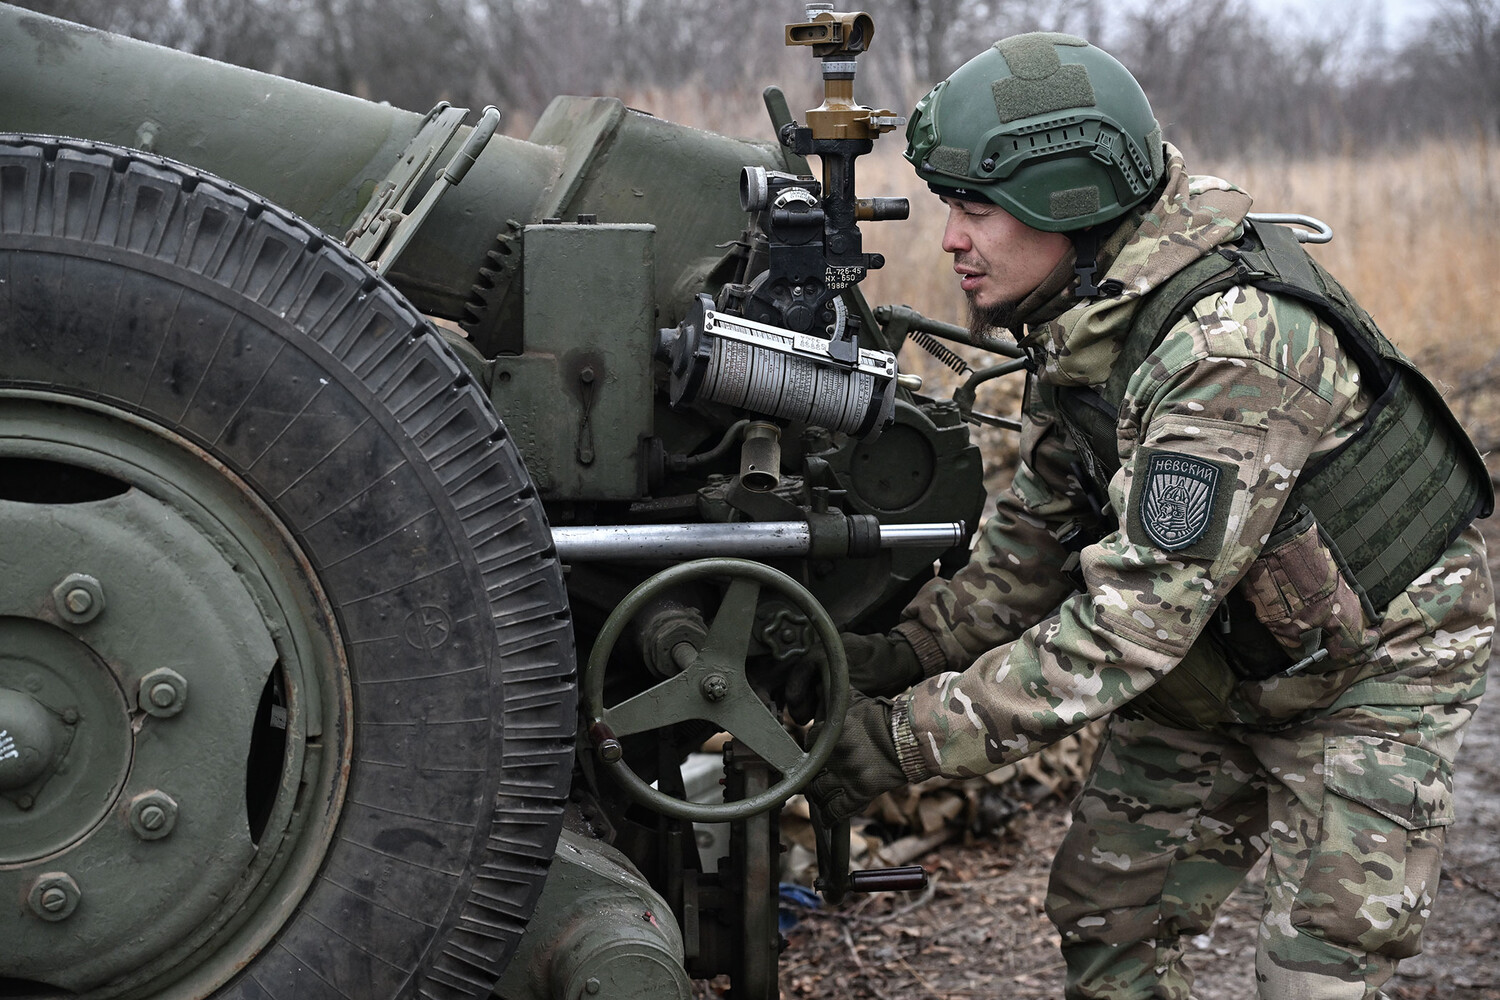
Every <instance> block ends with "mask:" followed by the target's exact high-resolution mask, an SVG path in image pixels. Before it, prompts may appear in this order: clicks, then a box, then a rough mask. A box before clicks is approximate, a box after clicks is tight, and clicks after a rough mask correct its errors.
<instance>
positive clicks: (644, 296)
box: [490, 223, 656, 499]
mask: <svg viewBox="0 0 1500 1000" xmlns="http://www.w3.org/2000/svg"><path fill="white" fill-rule="evenodd" d="M654 232H655V231H654V230H653V228H652V227H650V226H641V225H630V226H615V225H576V224H572V223H569V224H558V225H547V226H528V227H526V230H525V235H524V236H523V245H524V246H525V256H526V279H525V313H524V315H525V320H524V329H525V331H526V352H525V353H524V354H521V355H516V356H512V355H502V356H501V357H499V358H497V359H496V360H495V363H494V366H493V371H492V373H491V375H490V398H491V400H493V401H494V404H495V409H496V410H498V411H499V412H500V413H501V414H503V415H504V417H505V425H506V427H507V428H508V429H509V431H510V433H511V435H512V436H513V437H514V438H515V439H516V442H517V444H519V445H520V447H521V451H522V453H523V454H525V455H526V456H527V466H526V467H527V471H529V472H530V473H531V479H532V482H534V483H535V484H536V487H537V490H538V491H539V492H540V493H541V494H542V496H543V497H553V496H562V497H567V498H569V499H611V498H633V497H637V496H640V495H642V494H643V493H644V492H645V466H644V463H643V462H642V460H641V454H640V453H641V449H642V447H643V440H644V439H645V438H646V437H647V436H649V435H650V434H651V432H652V423H653V419H652V413H653V410H652V406H653V402H652V400H653V393H654V391H655V387H654V385H653V383H652V377H651V349H652V345H653V343H654V341H655V339H656V317H655V314H654V310H653V299H652V279H653V277H654V275H655V273H656V267H655V256H654V254H655V245H656V244H655V241H654V239H653V236H654Z"/></svg>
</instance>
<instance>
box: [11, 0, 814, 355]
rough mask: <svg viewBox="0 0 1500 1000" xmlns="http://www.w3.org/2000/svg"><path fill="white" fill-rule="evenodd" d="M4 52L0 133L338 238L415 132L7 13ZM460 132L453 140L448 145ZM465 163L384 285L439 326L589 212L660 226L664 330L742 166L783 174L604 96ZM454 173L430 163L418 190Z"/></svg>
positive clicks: (738, 216)
mask: <svg viewBox="0 0 1500 1000" xmlns="http://www.w3.org/2000/svg"><path fill="white" fill-rule="evenodd" d="M0 53H3V57H0V132H31V133H44V134H47V135H65V136H71V137H75V138H80V139H89V140H96V141H101V142H108V143H114V144H117V145H122V146H130V147H134V148H137V149H144V150H146V151H147V152H152V153H157V154H159V155H161V156H166V157H170V158H171V159H175V160H180V161H182V162H184V163H189V164H191V165H193V166H194V167H197V168H199V169H201V170H205V171H208V172H209V173H212V174H217V175H218V176H220V177H224V178H226V179H227V180H230V181H233V182H235V183H237V184H240V185H242V186H244V187H246V188H249V189H250V190H252V191H254V192H256V193H257V194H259V195H261V196H263V197H265V198H266V199H268V200H269V201H272V202H275V203H276V204H278V205H280V206H282V207H283V208H287V209H290V210H291V211H293V212H295V213H297V214H298V215H300V216H302V217H303V218H305V219H307V221H309V222H311V223H312V224H313V225H315V226H317V227H318V228H319V229H321V230H323V231H324V232H325V233H327V234H328V235H329V236H331V237H332V238H334V239H342V238H343V237H344V235H345V233H346V232H347V231H348V229H349V227H350V225H352V224H353V222H354V221H355V219H356V218H357V217H358V215H359V212H360V210H361V209H363V208H364V206H365V204H366V203H367V202H368V201H369V200H370V197H371V195H372V193H373V192H374V191H375V190H376V188H377V187H378V186H379V185H380V184H381V182H382V181H384V180H386V178H387V177H388V175H389V174H390V173H391V171H392V169H393V168H395V167H396V165H397V164H398V163H399V162H400V160H401V159H402V156H403V154H404V153H405V151H406V147H407V144H408V143H409V142H410V141H411V140H412V139H413V138H414V137H415V136H416V135H417V134H418V132H419V131H420V129H421V126H422V121H423V115H421V114H418V113H416V112H413V111H408V110H403V109H401V108H396V107H391V106H390V105H386V104H377V103H375V102H372V101H366V100H362V99H360V98H357V97H352V96H349V95H346V94H339V93H335V92H332V91H328V90H323V89H320V88H318V87H314V86H310V85H308V84H303V83H298V82H296V81H294V80H286V79H282V78H280V77H275V76H271V75H269V74H266V73H260V72H257V71H255V70H249V69H245V68H243V67H240V66H231V65H228V64H225V63H220V62H215V61H214V60H211V59H205V58H202V57H200V56H194V55H189V54H187V53H183V52H178V51H175V50H172V49H168V48H164V47H162V46H159V45H153V44H150V43H148V42H142V41H139V40H137V39H133V38H127V37H123V36H120V35H113V34H110V33H108V32H104V31H99V30H96V29H93V28H87V27H84V26H82V25H78V24H73V23H71V22H68V21H63V20H59V19H57V18H52V17H47V16H45V15H41V14H36V13H34V12H31V11H27V10H23V9H20V8H17V7H13V6H10V5H7V4H4V3H0ZM424 110H425V109H424ZM502 111H503V109H502ZM470 131H471V130H470V129H469V128H468V127H467V126H465V127H463V128H461V129H460V130H459V132H458V134H457V136H456V137H455V140H454V141H455V142H456V143H463V142H464V141H465V140H466V139H467V138H468V136H469V134H470ZM457 148H458V147H457V146H456V145H455V146H454V149H457ZM475 152H476V156H475V159H474V162H473V163H472V165H471V168H470V169H469V171H468V174H467V176H466V177H465V178H464V181H463V183H462V184H457V185H455V186H454V187H453V188H452V189H451V190H450V191H449V192H447V193H446V194H445V195H444V196H443V198H442V200H441V201H440V202H438V203H437V205H436V206H435V207H434V209H433V211H432V214H431V215H430V217H429V218H428V220H427V221H426V223H424V225H423V226H422V227H421V229H420V230H418V231H417V232H416V233H415V235H414V236H413V237H412V239H411V244H410V246H409V247H408V249H407V250H406V251H405V252H404V253H403V255H402V256H401V257H400V258H399V259H398V260H397V261H396V262H395V263H394V265H393V266H392V269H391V271H390V272H389V274H387V275H386V276H387V277H389V278H390V280H391V281H392V282H393V283H394V284H395V285H396V287H397V288H399V289H400V290H401V291H402V292H403V293H404V294H405V295H406V296H407V297H408V298H410V299H411V301H412V303H413V304H414V305H416V306H417V308H419V309H421V310H422V311H423V312H426V313H429V314H432V315H435V316H441V317H444V318H448V319H464V318H466V317H467V316H469V314H470V312H471V311H472V306H473V290H474V286H475V283H476V282H477V281H479V280H480V273H481V271H482V270H483V269H486V268H493V267H494V264H493V262H492V261H491V260H490V259H489V256H488V255H489V254H490V253H491V252H492V251H494V250H495V247H496V240H497V237H498V236H500V235H501V234H502V233H506V232H507V231H508V224H509V221H510V220H515V221H516V222H518V223H520V224H522V225H526V224H534V223H539V222H542V221H543V220H546V219H554V218H555V219H572V218H575V217H579V216H592V217H595V218H597V219H598V221H600V222H610V223H650V224H652V225H654V226H656V227H657V229H658V231H659V238H658V239H657V241H656V248H655V261H654V264H655V278H656V288H655V293H656V297H657V301H658V304H659V305H660V306H662V307H663V308H662V312H663V315H662V317H661V319H662V320H663V321H664V322H665V323H666V324H668V325H670V324H672V323H675V322H676V321H677V319H678V318H679V317H678V316H677V314H676V313H677V310H678V309H680V308H685V307H686V306H687V304H688V303H689V302H690V299H691V296H690V292H691V291H693V290H696V288H697V287H698V285H699V284H700V283H701V279H702V277H703V275H705V274H707V273H708V271H709V270H711V268H712V267H713V265H714V264H715V262H717V260H718V259H719V258H720V257H722V256H723V253H724V250H723V244H725V243H726V242H728V241H730V240H733V239H734V238H735V237H736V236H738V235H739V233H740V232H741V230H742V229H743V228H744V215H743V213H742V212H741V210H740V208H739V205H738V198H737V194H736V185H737V183H738V180H739V173H740V169H741V168H742V167H743V166H745V165H757V166H762V167H765V168H767V169H781V168H784V166H785V163H784V157H783V152H782V150H781V149H780V147H779V146H778V145H776V144H775V143H772V142H769V141H768V142H751V141H746V140H742V139H733V138H728V137H725V136H720V135H715V134H712V133H709V132H702V131H698V130H695V129H689V128H685V127H683V126H680V125H675V124H673V123H670V122H666V121H662V120H661V119H657V118H653V117H651V116H650V115H646V114H641V113H638V112H631V111H628V110H627V109H626V108H625V106H624V105H623V104H621V103H620V102H619V101H617V100H614V99H612V98H579V97H559V98H557V99H556V100H555V101H554V102H553V103H552V105H551V106H550V107H549V108H548V109H547V111H546V112H545V113H544V114H543V115H542V118H541V119H540V120H539V121H538V122H537V125H536V127H535V129H533V131H532V133H531V135H530V137H529V138H528V139H517V138H514V137H511V136H507V135H503V134H496V135H493V136H492V137H491V138H490V139H489V140H488V142H486V143H485V144H484V148H483V150H482V152H481V151H475ZM450 159H451V153H450V154H449V155H448V156H444V157H441V158H439V160H438V162H437V165H436V167H435V169H433V170H432V171H430V172H429V174H428V175H427V177H426V178H424V180H423V182H422V184H421V188H422V190H425V189H426V188H427V187H430V186H431V185H432V184H434V183H436V182H437V180H438V175H439V173H440V172H441V170H442V168H443V166H445V165H446V164H447V163H448V162H449V161H450ZM421 193H422V191H418V192H417V196H418V197H420V196H421ZM689 195H690V196H689ZM518 284H519V283H518ZM685 289H686V290H687V291H684V290H685Z"/></svg>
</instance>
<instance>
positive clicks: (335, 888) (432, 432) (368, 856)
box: [0, 135, 577, 1000]
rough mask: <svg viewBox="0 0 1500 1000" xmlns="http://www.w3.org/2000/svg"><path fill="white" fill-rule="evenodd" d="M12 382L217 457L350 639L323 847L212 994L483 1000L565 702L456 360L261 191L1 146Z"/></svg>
mask: <svg viewBox="0 0 1500 1000" xmlns="http://www.w3.org/2000/svg"><path fill="white" fill-rule="evenodd" d="M16 389H21V390H27V389H44V390H47V391H49V392H53V393H62V394H67V395H71V396H76V397H78V398H80V399H86V400H94V401H99V402H102V403H104V404H107V405H108V406H111V407H114V408H118V409H120V410H124V411H128V412H129V413H132V414H136V415H139V416H141V417H143V418H145V419H147V420H149V421H152V422H154V423H156V424H158V425H160V426H162V427H164V428H167V429H169V430H170V431H173V432H175V433H176V434H178V435H180V436H182V437H183V438H186V439H187V440H189V441H191V442H192V443H194V444H195V445H197V446H198V447H201V448H202V449H204V450H205V451H207V452H208V453H209V454H211V455H212V456H213V457H214V458H215V459H217V460H218V461H219V462H222V463H223V464H224V465H225V466H227V467H228V469H230V470H231V471H232V472H233V473H235V474H236V475H237V476H239V477H241V478H242V479H243V480H244V481H245V482H246V483H248V484H249V485H250V486H251V487H252V488H253V490H254V491H255V492H256V494H257V495H258V496H259V497H260V498H261V499H262V500H263V501H264V502H265V503H266V504H268V505H269V506H270V508H271V509H272V511H274V513H275V515H276V517H277V518H279V519H280V521H281V522H282V523H283V524H284V525H285V526H286V528H287V529H288V531H289V532H290V533H291V535H292V536H293V537H294V538H295V539H296V541H297V543H298V544H299V545H300V546H301V548H302V551H303V553H304V554H305V556H306V557H307V559H308V561H309V563H310V564H311V566H312V567H313V569H314V571H315V573H316V575H317V578H318V580H319V581H320V583H321V585H322V587H323V588H324V591H325V593H326V594H327V595H328V598H329V602H330V604H331V606H332V607H333V609H334V613H335V615H336V619H337V622H338V625H339V627H340V628H341V629H342V632H343V638H344V648H345V653H346V656H347V658H348V662H349V665H350V666H349V672H350V683H351V687H352V692H353V706H354V735H353V748H354V749H353V759H352V761H351V762H350V777H349V787H348V795H347V798H346V801H345V804H344V807H343V811H342V814H341V815H340V817H339V819H338V825H337V827H336V829H335V831H334V836H333V842H332V844H331V845H330V847H329V849H328V851H327V854H326V855H325V857H324V860H323V863H322V868H321V870H320V872H319V874H318V876H317V878H316V880H315V881H314V882H313V884H312V885H311V887H310V888H309V890H308V891H307V892H306V893H305V894H304V895H303V897H302V899H301V900H300V901H299V902H298V903H297V905H296V909H295V911H294V912H293V913H292V915H291V916H290V918H289V919H288V920H287V922H286V923H285V925H283V926H282V927H281V929H280V930H279V931H278V932H277V936H276V938H275V940H274V941H273V942H272V943H271V945H270V946H268V947H266V948H264V949H262V950H261V952H260V953H259V954H258V955H257V956H256V957H255V958H254V959H253V960H252V961H251V962H250V964H249V966H248V967H247V968H246V969H245V970H244V971H243V972H242V973H241V974H239V975H237V976H235V977H234V978H233V979H232V980H230V981H229V982H227V983H225V984H224V985H223V986H221V987H220V988H219V989H218V990H217V991H216V992H215V993H214V994H213V995H214V996H215V997H222V998H230V997H243V998H257V997H271V998H276V1000H286V998H289V997H296V998H298V1000H313V998H322V997H349V998H358V1000H377V998H395V997H412V996H424V997H435V998H437V997H441V998H445V1000H446V998H456V997H484V996H486V995H488V993H489V991H490V989H491V987H492V986H493V984H494V982H495V981H496V979H498V977H499V974H500V972H501V971H502V970H503V968H504V966H505V963H506V961H507V960H508V958H509V956H510V955H511V953H512V952H513V950H514V948H515V946H516V943H517V941H518V940H519V938H520V935H521V933H522V931H523V929H524V927H525V924H526V921H527V919H528V917H529V916H530V914H531V911H532V909H533V907H534V905H535V902H536V899H537V896H538V895H539V893H540V891H541V886H542V883H543V881H544V880H545V878H546V872H547V866H548V864H549V862H550V860H551V857H552V851H553V848H554V846H555V844H556V840H557V837H558V834H559V830H560V826H561V819H562V811H563V805H564V802H565V800H566V797H567V792H568V786H569V779H570V775H571V771H572V762H573V736H574V732H575V729H576V697H577V686H576V679H575V671H574V666H575V663H574V660H575V657H574V650H573V639H572V632H571V627H570V622H569V620H568V612H567V600H566V596H565V590H564V587H563V581H562V575H561V571H560V568H559V566H558V562H557V559H556V553H555V551H554V550H553V548H552V544H551V536H550V533H549V531H548V528H547V524H546V520H545V516H544V514H543V511H542V507H541V504H540V502H539V501H538V500H537V498H536V495H535V491H534V490H533V489H532V487H531V485H530V480H529V478H528V476H527V473H526V470H525V467H524V465H523V464H522V461H521V459H520V456H519V455H518V453H517V449H516V447H515V445H514V444H513V443H512V442H511V440H510V439H509V438H508V437H507V436H506V434H505V432H504V429H503V427H502V426H501V424H500V422H499V419H498V418H497V416H496V415H495V413H494V410H493V408H492V407H491V406H490V404H489V402H488V400H487V399H486V398H485V397H484V395H483V394H482V393H481V392H480V391H479V389H478V388H477V387H476V386H475V385H474V384H473V383H472V381H471V379H470V377H469V375H468V373H467V371H466V369H465V368H464V366H463V365H462V364H461V363H460V362H459V361H458V360H457V359H456V358H455V357H454V355H453V354H452V353H451V352H450V351H449V350H448V348H447V347H446V346H445V345H444V344H443V343H442V340H441V337H440V336H439V335H438V334H437V333H436V331H435V330H433V328H432V327H431V326H430V324H429V323H428V322H427V321H426V320H425V319H424V318H423V317H422V316H421V315H420V314H418V313H417V312H416V311H415V310H414V309H413V308H412V307H411V306H410V304H409V303H407V302H406V300H405V299H404V298H403V297H402V296H401V295H400V294H399V293H398V292H396V291H395V290H394V289H393V288H392V287H391V286H390V285H388V284H387V283H385V282H384V281H382V280H380V279H378V278H376V277H375V276H374V275H373V274H372V273H371V271H370V270H369V269H368V268H367V267H365V266H364V265H363V264H362V263H360V262H359V261H358V260H356V259H354V258H353V257H352V256H351V255H350V254H349V253H348V252H347V251H346V250H345V249H344V248H343V247H342V246H341V245H339V244H337V243H334V242H331V241H330V240H328V239H327V237H325V236H324V235H323V234H322V233H320V232H318V231H317V230H315V229H313V228H312V227H311V226H309V225H308V224H306V223H305V222H303V221H301V220H300V219H297V218H295V217H293V216H291V215H290V214H288V213H286V212H284V211H282V210H280V209H278V208H276V207H275V206H273V205H270V204H268V203H267V202H265V201H264V200H263V199H261V198H259V197H258V196H256V195H254V194H252V193H249V192H247V191H245V190H243V189H240V188H237V187H235V186H234V185H232V184H229V183H228V182H225V181H223V180H220V179H218V178H214V177H210V176H208V175H205V174H203V173H201V172H198V171H196V170H194V169H192V168H190V167H186V166H183V165H181V164H177V163H173V162H170V161H166V160H163V159H160V158H157V157H152V156H149V155H144V154H141V153H138V152H134V151H129V150H124V149H119V148H115V147H112V146H106V145H102V144H96V143H88V142H82V141H76V140H65V139H54V138H43V137H34V136H16V135H9V136H0V391H4V390H16ZM423 615H428V616H430V618H431V619H432V620H434V621H436V622H437V623H438V629H439V630H438V632H437V633H435V634H434V635H433V640H434V641H433V642H431V643H429V644H427V645H428V647H429V648H428V649H427V650H425V651H419V649H418V648H414V647H418V646H419V645H420V643H418V642H415V641H411V636H412V635H414V634H416V633H413V632H409V631H408V630H406V629H405V628H404V625H406V624H409V623H412V622H420V621H421V616H423ZM413 616H417V617H413ZM429 654H431V656H432V657H433V659H428V658H426V657H427V656H428V655H429ZM476 665H480V666H482V668H483V669H477V670H476V669H474V667H475V666H476ZM375 680H379V681H380V683H378V684H376V683H374V681H375ZM377 732H378V734H379V739H378V740H377V739H376V736H375V734H376V733H377ZM393 741H394V745H393ZM424 762H427V763H428V764H429V765H430V764H431V763H432V762H438V764H437V766H435V767H434V766H424ZM375 898H378V900H379V902H378V903H376V902H372V899H375Z"/></svg>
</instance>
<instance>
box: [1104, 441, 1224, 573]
mask: <svg viewBox="0 0 1500 1000" xmlns="http://www.w3.org/2000/svg"><path fill="white" fill-rule="evenodd" d="M1140 452H1141V453H1139V454H1138V455H1137V459H1136V461H1137V464H1136V468H1137V469H1138V470H1140V471H1139V472H1138V473H1137V474H1136V476H1135V478H1134V482H1133V483H1132V484H1131V491H1130V492H1131V497H1130V508H1129V521H1130V524H1129V528H1128V530H1129V532H1130V534H1131V535H1133V536H1135V537H1136V538H1137V539H1145V540H1147V541H1149V542H1150V543H1151V544H1152V545H1154V546H1156V547H1157V548H1160V549H1163V550H1165V551H1167V552H1180V551H1182V550H1184V549H1187V548H1190V547H1193V546H1195V545H1197V544H1198V543H1202V545H1201V546H1199V549H1200V551H1202V552H1203V553H1204V554H1211V553H1216V552H1217V551H1218V548H1219V545H1220V543H1221V542H1222V540H1223V537H1224V525H1225V522H1226V521H1227V520H1228V518H1229V507H1230V501H1231V499H1232V497H1233V494H1234V489H1235V469H1234V467H1233V466H1232V465H1229V464H1228V463H1219V462H1212V461H1209V460H1207V459H1203V458H1200V457H1198V456H1196V455H1184V454H1182V453H1181V452H1174V451H1157V450H1155V449H1151V448H1142V449H1141V450H1140Z"/></svg>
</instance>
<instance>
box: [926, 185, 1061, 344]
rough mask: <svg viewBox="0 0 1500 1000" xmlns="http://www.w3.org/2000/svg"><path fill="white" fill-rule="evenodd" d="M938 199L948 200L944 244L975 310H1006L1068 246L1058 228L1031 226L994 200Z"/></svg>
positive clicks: (1000, 312)
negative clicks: (1051, 229)
mask: <svg viewBox="0 0 1500 1000" xmlns="http://www.w3.org/2000/svg"><path fill="white" fill-rule="evenodd" d="M942 200H943V204H945V205H947V206H948V225H947V226H946V227H945V228H944V229H943V250H944V251H945V252H947V253H951V254H952V255H953V270H954V271H956V272H957V273H958V275H959V282H958V283H959V287H960V288H962V289H963V292H964V294H965V295H966V296H968V298H969V305H970V307H971V308H972V309H973V310H974V311H975V312H976V313H978V314H982V315H983V314H987V315H991V316H1004V315H1005V314H1006V313H1007V312H1008V311H1009V310H1010V309H1011V308H1013V307H1014V306H1015V305H1016V304H1017V303H1018V302H1020V301H1021V300H1022V299H1024V298H1025V297H1026V296H1027V295H1028V294H1030V293H1031V292H1032V291H1033V290H1034V289H1035V288H1036V287H1037V286H1038V285H1040V284H1041V283H1042V281H1043V280H1044V279H1045V278H1046V277H1047V276H1048V275H1049V274H1051V273H1052V271H1053V269H1054V268H1056V267H1057V265H1058V263H1059V262H1060V261H1061V260H1062V259H1063V257H1064V256H1066V255H1067V253H1068V250H1069V248H1070V247H1071V246H1072V244H1071V243H1070V242H1069V240H1068V238H1067V237H1066V236H1064V235H1063V234H1062V233H1044V232H1042V231H1041V230H1040V229H1032V228H1031V227H1030V226H1028V225H1026V224H1025V223H1024V222H1021V221H1020V220H1018V219H1017V218H1016V217H1015V216H1013V215H1010V214H1009V213H1007V212H1005V211H1004V210H1002V209H1001V208H1000V207H999V206H997V205H991V204H990V203H988V202H980V201H961V200H959V199H957V198H948V197H944V198H943V199H942ZM994 325H997V326H1003V325H1005V324H1004V323H1003V322H1002V323H996V324H994Z"/></svg>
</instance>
